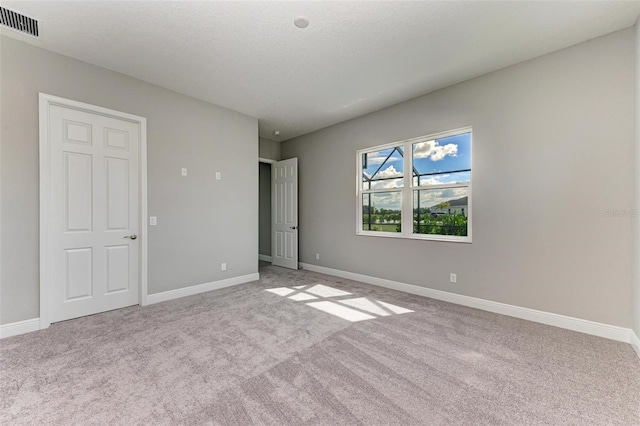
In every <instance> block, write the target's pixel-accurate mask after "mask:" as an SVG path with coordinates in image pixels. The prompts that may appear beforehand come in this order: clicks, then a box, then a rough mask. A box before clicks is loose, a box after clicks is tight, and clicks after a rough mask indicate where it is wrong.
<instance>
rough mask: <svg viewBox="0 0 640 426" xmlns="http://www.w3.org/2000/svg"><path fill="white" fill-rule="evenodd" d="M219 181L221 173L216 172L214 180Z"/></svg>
mask: <svg viewBox="0 0 640 426" xmlns="http://www.w3.org/2000/svg"><path fill="white" fill-rule="evenodd" d="M221 179H222V173H220V172H216V180H221Z"/></svg>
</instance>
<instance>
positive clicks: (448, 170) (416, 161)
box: [412, 133, 471, 186]
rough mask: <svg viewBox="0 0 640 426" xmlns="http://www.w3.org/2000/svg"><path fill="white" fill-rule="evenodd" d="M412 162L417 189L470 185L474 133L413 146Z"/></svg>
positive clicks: (414, 182)
mask: <svg viewBox="0 0 640 426" xmlns="http://www.w3.org/2000/svg"><path fill="white" fill-rule="evenodd" d="M412 161H413V168H414V172H413V184H414V186H425V185H436V184H438V183H466V182H469V181H470V178H471V174H470V171H471V133H463V134H460V135H456V136H448V137H445V138H439V139H433V140H429V141H424V142H418V143H414V144H413V159H412ZM418 178H419V180H420V182H419V184H418ZM429 182H433V183H429Z"/></svg>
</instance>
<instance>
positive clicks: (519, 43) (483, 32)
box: [2, 1, 640, 140]
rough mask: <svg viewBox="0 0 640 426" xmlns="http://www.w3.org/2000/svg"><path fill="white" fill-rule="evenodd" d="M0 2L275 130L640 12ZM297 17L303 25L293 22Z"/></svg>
mask: <svg viewBox="0 0 640 426" xmlns="http://www.w3.org/2000/svg"><path fill="white" fill-rule="evenodd" d="M3 6H4V7H8V8H10V9H13V10H15V11H18V12H21V13H24V14H27V15H30V16H32V17H34V18H37V19H39V20H41V21H42V24H41V25H42V39H41V40H40V41H34V42H32V44H36V45H38V46H41V47H43V48H45V49H49V50H52V51H54V52H58V53H61V54H64V55H68V56H71V57H74V58H77V59H80V60H83V61H86V62H89V63H92V64H96V65H99V66H101V67H105V68H108V69H111V70H114V71H118V72H121V73H124V74H127V75H130V76H133V77H136V78H139V79H142V80H145V81H148V82H151V83H155V84H157V85H160V86H163V87H166V88H169V89H172V90H175V91H177V92H180V93H184V94H187V95H190V96H193V97H196V98H199V99H202V100H205V101H208V102H212V103H214V104H218V105H222V106H224V107H227V108H230V109H233V110H236V111H240V112H243V113H245V114H248V115H251V116H254V117H257V118H258V119H259V120H260V134H261V135H262V136H264V137H266V138H269V139H273V140H285V139H289V138H291V137H295V136H298V135H301V134H304V133H308V132H311V131H313V130H317V129H320V128H322V127H326V126H328V125H331V124H334V123H338V122H341V121H344V120H347V119H350V118H353V117H357V116H360V115H362V114H365V113H368V112H371V111H375V110H378V109H381V108H384V107H386V106H390V105H393V104H396V103H399V102H402V101H405V100H407V99H410V98H414V97H416V96H419V95H421V94H424V93H428V92H431V91H433V90H436V89H439V88H442V87H446V86H448V85H451V84H454V83H456V82H460V81H463V80H466V79H469V78H472V77H475V76H478V75H482V74H485V73H487V72H490V71H493V70H496V69H499V68H503V67H505V66H509V65H512V64H515V63H518V62H521V61H524V60H527V59H530V58H534V57H536V56H540V55H542V54H545V53H548V52H552V51H555V50H558V49H561V48H564V47H568V46H571V45H574V44H576V43H580V42H582V41H585V40H588V39H591V38H594V37H598V36H601V35H604V34H607V33H610V32H613V31H616V30H620V29H623V28H627V27H630V26H632V25H633V24H634V23H635V21H636V19H637V18H638V16H639V15H640V1H633V2H629V1H627V2H617V1H604V2H549V1H546V2H515V1H513V2H457V1H449V2H400V1H387V2H306V1H304V2H303V1H300V2H92V1H85V2H53V1H47V2H12V1H4V2H3ZM301 15H302V16H306V17H308V18H309V20H310V25H309V27H307V28H306V29H299V28H296V27H295V26H294V25H293V20H294V18H296V17H297V16H301ZM2 33H3V34H7V35H8V34H9V31H6V30H3V31H2ZM21 39H23V40H26V38H22V37H21ZM276 129H277V130H279V131H280V137H276V136H274V135H273V131H274V130H276Z"/></svg>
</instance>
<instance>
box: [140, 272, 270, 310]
mask: <svg viewBox="0 0 640 426" xmlns="http://www.w3.org/2000/svg"><path fill="white" fill-rule="evenodd" d="M259 279H260V274H258V273H257V272H256V273H255V274H249V275H241V276H239V277H233V278H227V279H224V280H219V281H213V282H210V283H205V284H198V285H192V286H189V287H184V288H179V289H176V290H169V291H163V292H162V293H155V294H149V295H147V305H152V304H154V303H160V302H166V301H167V300H173V299H179V298H181V297H186V296H193V295H194V294H200V293H205V292H207V291H212V290H219V289H221V288H225V287H231V286H234V285H238V284H244V283H248V282H251V281H257V280H259Z"/></svg>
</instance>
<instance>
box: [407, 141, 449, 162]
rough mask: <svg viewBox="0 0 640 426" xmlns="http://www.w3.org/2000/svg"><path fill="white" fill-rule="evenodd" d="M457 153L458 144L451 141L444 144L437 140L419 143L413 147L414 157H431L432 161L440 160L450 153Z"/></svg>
mask: <svg viewBox="0 0 640 426" xmlns="http://www.w3.org/2000/svg"><path fill="white" fill-rule="evenodd" d="M457 154H458V145H456V144H454V143H449V144H446V145H444V146H442V145H440V144H439V143H438V141H436V140H431V141H426V142H420V143H417V144H415V147H414V149H413V157H414V158H427V157H429V158H430V159H431V161H440V160H442V159H443V158H444V157H446V156H448V155H449V156H452V157H455V156H456V155H457Z"/></svg>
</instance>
